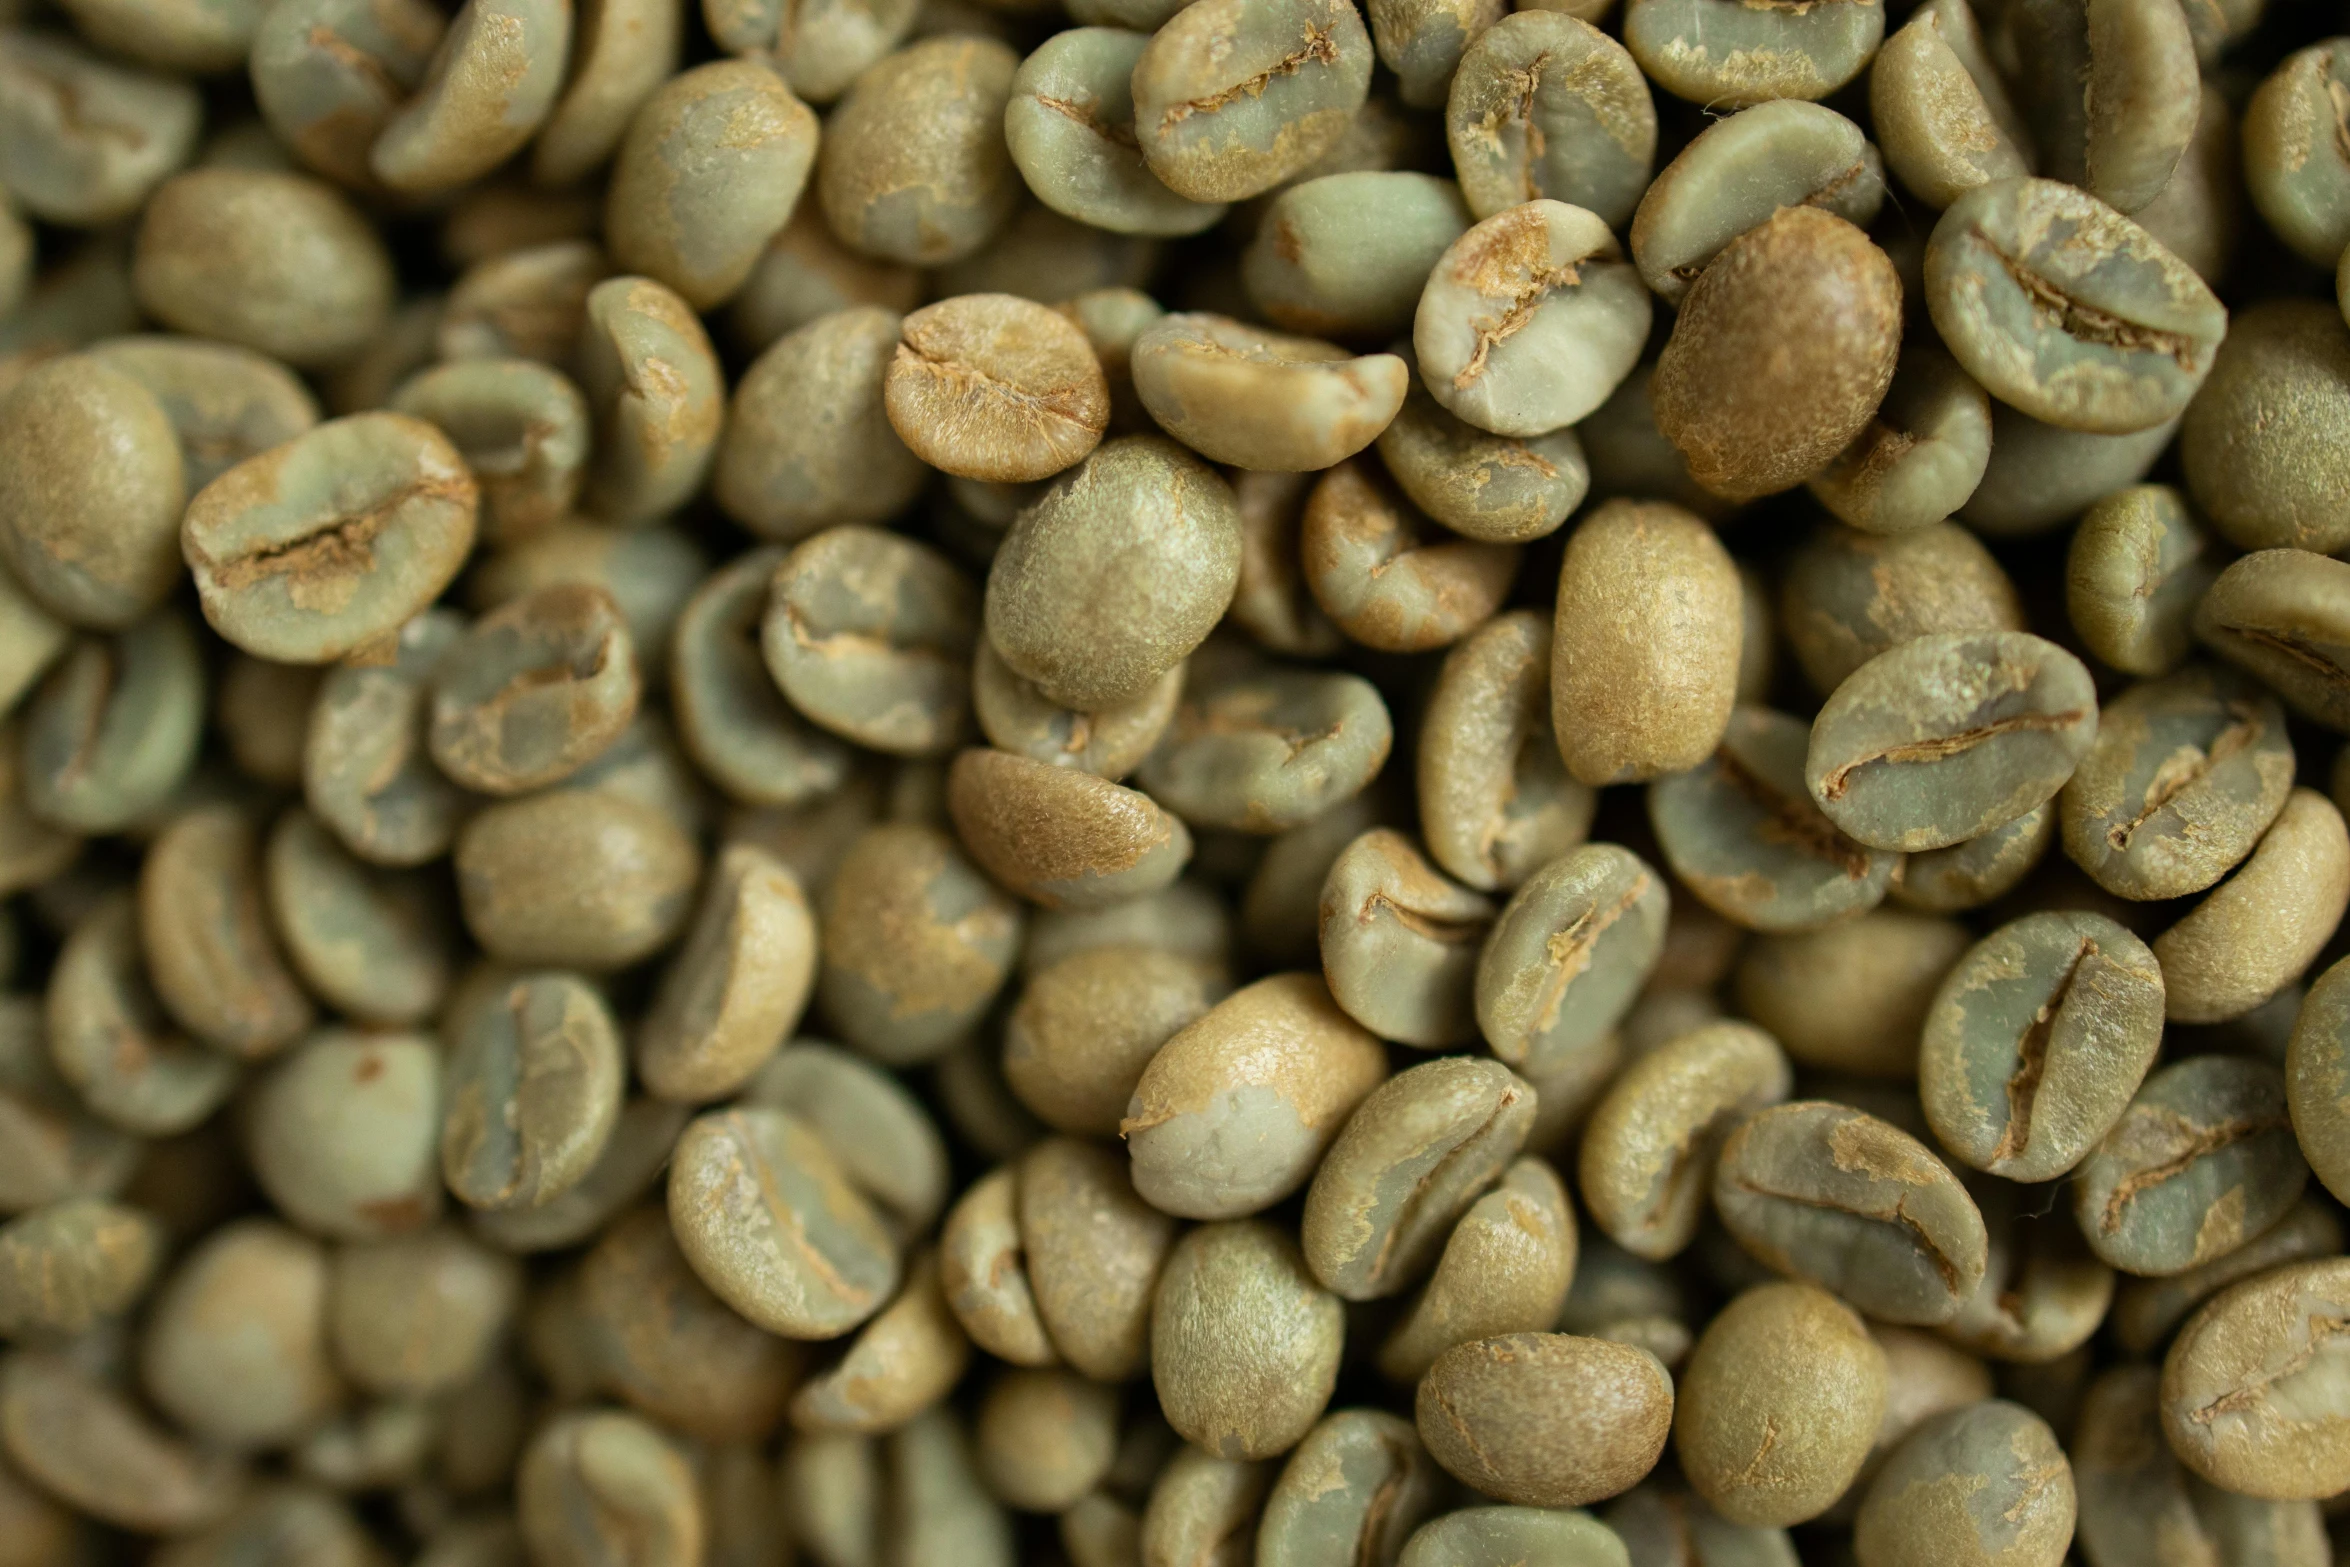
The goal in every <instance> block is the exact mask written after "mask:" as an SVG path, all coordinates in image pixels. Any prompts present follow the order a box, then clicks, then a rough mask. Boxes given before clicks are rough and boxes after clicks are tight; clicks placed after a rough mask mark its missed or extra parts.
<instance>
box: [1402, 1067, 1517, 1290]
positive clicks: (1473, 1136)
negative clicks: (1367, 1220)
mask: <svg viewBox="0 0 2350 1567" xmlns="http://www.w3.org/2000/svg"><path fill="white" fill-rule="evenodd" d="M1517 1102H1518V1091H1517V1090H1516V1089H1514V1088H1507V1089H1504V1090H1502V1092H1501V1094H1500V1095H1499V1096H1498V1097H1497V1098H1495V1100H1494V1102H1493V1109H1492V1110H1491V1111H1490V1112H1489V1113H1488V1114H1487V1115H1486V1117H1485V1119H1484V1120H1482V1121H1480V1122H1478V1123H1477V1124H1476V1125H1475V1126H1473V1127H1471V1128H1470V1129H1469V1130H1468V1132H1467V1133H1466V1134H1465V1135H1464V1136H1463V1137H1462V1138H1461V1140H1460V1141H1459V1142H1457V1143H1454V1144H1453V1145H1452V1146H1451V1147H1450V1148H1448V1149H1446V1150H1445V1151H1444V1156H1443V1157H1442V1158H1440V1159H1438V1160H1437V1161H1436V1162H1435V1163H1434V1164H1431V1165H1430V1166H1428V1168H1427V1169H1425V1170H1423V1171H1421V1172H1420V1174H1419V1176H1418V1178H1417V1179H1415V1180H1414V1181H1413V1182H1412V1189H1411V1190H1410V1191H1408V1192H1406V1193H1405V1194H1404V1196H1403V1200H1402V1201H1401V1202H1399V1203H1398V1204H1397V1205H1396V1210H1395V1222H1393V1223H1392V1224H1390V1225H1388V1226H1387V1229H1386V1233H1384V1234H1382V1235H1381V1236H1380V1237H1379V1249H1378V1250H1377V1251H1375V1252H1373V1253H1372V1255H1371V1271H1372V1273H1373V1274H1374V1275H1376V1274H1377V1273H1378V1272H1380V1271H1381V1270H1382V1269H1384V1268H1385V1267H1386V1266H1387V1259H1388V1258H1389V1257H1391V1256H1393V1255H1394V1254H1395V1243H1396V1242H1397V1241H1398V1240H1400V1239H1401V1238H1402V1237H1403V1232H1404V1231H1405V1230H1406V1229H1407V1228H1409V1227H1410V1225H1411V1221H1412V1218H1413V1216H1414V1215H1415V1214H1417V1213H1418V1212H1419V1210H1420V1207H1421V1205H1422V1204H1423V1203H1425V1202H1426V1201H1427V1198H1428V1188H1429V1187H1431V1186H1433V1185H1435V1184H1436V1179H1437V1177H1438V1176H1441V1175H1442V1174H1444V1172H1445V1171H1447V1170H1450V1169H1452V1168H1453V1167H1454V1166H1456V1165H1458V1164H1459V1163H1460V1161H1461V1155H1462V1153H1463V1151H1464V1150H1466V1149H1470V1148H1474V1147H1476V1146H1477V1145H1478V1143H1479V1142H1481V1141H1482V1140H1483V1139H1484V1137H1485V1134H1486V1133H1488V1132H1490V1131H1492V1130H1493V1124H1494V1123H1495V1122H1496V1121H1499V1120H1500V1119H1501V1118H1502V1117H1503V1116H1504V1115H1506V1114H1508V1113H1509V1110H1510V1107H1511V1106H1513V1105H1515V1104H1516V1103H1517Z"/></svg>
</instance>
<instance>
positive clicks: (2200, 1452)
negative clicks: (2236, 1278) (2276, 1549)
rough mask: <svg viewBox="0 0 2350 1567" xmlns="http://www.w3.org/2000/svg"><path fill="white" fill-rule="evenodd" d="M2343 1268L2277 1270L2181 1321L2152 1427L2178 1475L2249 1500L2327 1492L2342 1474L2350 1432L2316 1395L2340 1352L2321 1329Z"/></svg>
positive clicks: (2333, 1306)
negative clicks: (2164, 1440)
mask: <svg viewBox="0 0 2350 1567" xmlns="http://www.w3.org/2000/svg"><path fill="white" fill-rule="evenodd" d="M2346 1276H2350V1263H2345V1262H2344V1261H2343V1259H2341V1258H2329V1259H2326V1260H2324V1261H2320V1262H2299V1263H2293V1264H2289V1265H2288V1266H2285V1267H2282V1268H2278V1269H2276V1270H2275V1271H2273V1272H2270V1273H2267V1274H2263V1275H2261V1276H2260V1277H2258V1278H2254V1279H2248V1280H2246V1281H2245V1282H2244V1283H2241V1284H2238V1285H2235V1286H2234V1287H2233V1288H2231V1289H2228V1290H2226V1291H2224V1292H2222V1293H2221V1294H2220V1295H2219V1296H2218V1297H2217V1298H2216V1299H2214V1300H2213V1301H2212V1302H2211V1303H2210V1304H2209V1305H2207V1306H2205V1307H2204V1308H2203V1309H2202V1310H2201V1311H2199V1312H2197V1313H2196V1314H2195V1316H2194V1317H2192V1318H2191V1319H2189V1321H2188V1323H2187V1325H2186V1326H2185V1327H2184V1328H2182V1329H2180V1331H2179V1336H2178V1338H2177V1339H2176V1340H2175V1341H2173V1343H2172V1345H2171V1349H2170V1353H2169V1355H2168V1356H2167V1357H2165V1359H2164V1361H2163V1368H2162V1429H2163V1434H2164V1435H2165V1436H2167V1437H2168V1438H2169V1439H2170V1445H2171V1448H2172V1450H2173V1451H2174V1452H2176V1453H2177V1454H2178V1455H2179V1457H2180V1459H2181V1460H2182V1461H2184V1462H2185V1463H2186V1465H2187V1467H2188V1468H2190V1469H2192V1470H2194V1471H2195V1472H2196V1473H2197V1474H2199V1475H2201V1476H2203V1478H2205V1479H2207V1480H2209V1481H2211V1482H2212V1483H2213V1484H2214V1485H2217V1486H2220V1487H2222V1488H2224V1489H2226V1490H2230V1491H2237V1492H2241V1493H2243V1494H2245V1495H2249V1496H2263V1497H2272V1498H2277V1499H2284V1500H2294V1499H2300V1498H2303V1497H2310V1496H2326V1495H2331V1494H2332V1493H2333V1491H2334V1490H2336V1489H2338V1488H2339V1486H2340V1484H2341V1479H2340V1476H2341V1475H2342V1474H2343V1472H2344V1471H2345V1469H2346V1468H2350V1445H2346V1444H2350V1425H2346V1424H2345V1422H2344V1421H2343V1420H2342V1418H2341V1417H2340V1416H2339V1415H2338V1414H2337V1413H2335V1411H2334V1408H2333V1405H2332V1402H2331V1400H2330V1399H2328V1398H2327V1397H2326V1389H2327V1387H2328V1385H2329V1384H2330V1383H2331V1381H2332V1380H2333V1377H2334V1376H2335V1374H2336V1366H2337V1359H2336V1357H2337V1356H2338V1354H2339V1351H2338V1350H2337V1349H2335V1347H2334V1337H2335V1335H2333V1333H2332V1332H2331V1331H2330V1328H2329V1327H2328V1324H2329V1323H2330V1322H2332V1321H2333V1320H2334V1319H2336V1318H2337V1317H2338V1316H2339V1315H2340V1312H2341V1306H2340V1304H2339V1302H2340V1299H2341V1296H2342V1293H2343V1289H2344V1285H2345V1281H2346Z"/></svg>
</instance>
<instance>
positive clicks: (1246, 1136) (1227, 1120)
mask: <svg viewBox="0 0 2350 1567" xmlns="http://www.w3.org/2000/svg"><path fill="white" fill-rule="evenodd" d="M1386 1075H1387V1062H1386V1056H1385V1052H1383V1051H1382V1050H1381V1049H1380V1047H1379V1043H1378V1041H1377V1040H1375V1039H1374V1038H1372V1036H1371V1035H1370V1034H1368V1033H1367V1032H1365V1031H1364V1030H1363V1029H1362V1027H1361V1026H1360V1025H1358V1024H1357V1023H1355V1021H1354V1020H1353V1019H1352V1018H1350V1017H1348V1016H1347V1015H1346V1014H1345V1013H1344V1012H1342V1011H1340V1010H1339V1008H1338V1005H1337V1003H1336V1002H1335V1001H1333V1000H1332V999H1331V996H1330V991H1329V989H1328V987H1327V986H1326V985H1325V984H1324V983H1323V981H1322V979H1321V977H1320V976H1319V975H1315V974H1276V975H1274V976H1273V977H1271V978H1269V979H1262V980H1259V981H1257V982H1256V983H1255V984H1253V985H1248V986H1244V987H1243V988H1242V989H1240V990H1238V991H1235V992H1234V993H1233V994H1232V995H1230V996H1228V997H1226V998H1225V999H1224V1000H1222V1001H1220V1002H1218V1003H1217V1004H1216V1005H1215V1006H1214V1007H1212V1008H1210V1009H1209V1010H1208V1012H1207V1013H1206V1014H1205V1015H1204V1016H1202V1017H1200V1018H1199V1019H1198V1020H1197V1021H1195V1022H1193V1023H1191V1024H1190V1025H1189V1026H1187V1027H1185V1028H1183V1029H1181V1030H1179V1031H1178V1032H1177V1033H1176V1034H1175V1035H1174V1036H1173V1037H1172V1038H1170V1039H1169V1040H1168V1041H1167V1043H1166V1044H1165V1045H1164V1046H1162V1047H1161V1048H1160V1050H1159V1052H1158V1054H1157V1055H1155V1056H1153V1057H1152V1058H1151V1061H1150V1064H1149V1065H1148V1066H1147V1067H1145V1068H1144V1069H1143V1073H1142V1077H1141V1079H1140V1080H1139V1081H1138V1082H1137V1083H1136V1085H1135V1089H1134V1097H1133V1100H1132V1101H1131V1103H1130V1104H1129V1105H1128V1106H1127V1110H1126V1118H1125V1120H1123V1121H1122V1122H1121V1123H1120V1124H1119V1133H1120V1135H1121V1136H1123V1137H1124V1138H1125V1139H1126V1143H1127V1147H1128V1150H1129V1151H1130V1153H1131V1155H1132V1158H1133V1161H1134V1185H1135V1189H1136V1190H1137V1191H1139V1192H1140V1193H1141V1194H1142V1195H1143V1197H1144V1198H1145V1199H1147V1200H1148V1201H1149V1202H1150V1203H1151V1204H1152V1205H1153V1206H1155V1207H1158V1208H1160V1209H1162V1210H1164V1211H1165V1212H1168V1213H1173V1214H1179V1215H1181V1216H1183V1217H1186V1218H1203V1219H1205V1218H1217V1219H1221V1218H1235V1217H1239V1216H1241V1215H1244V1214H1250V1213H1256V1212H1259V1211H1261V1210H1263V1209H1265V1208H1268V1207H1270V1206H1272V1205H1273V1204H1274V1203H1276V1202H1279V1201H1280V1200H1281V1199H1282V1198H1284V1197H1286V1196H1288V1195H1289V1194H1290V1193H1291V1192H1293V1191H1296V1190H1297V1189H1298V1188H1299V1187H1301V1186H1303V1185H1305V1184H1306V1181H1307V1180H1308V1178H1310V1177H1311V1176H1312V1175H1313V1173H1314V1169H1315V1166H1316V1165H1317V1164H1318V1163H1319V1162H1320V1161H1321V1158H1322V1155H1323V1152H1324V1150H1326V1149H1327V1148H1328V1147H1329V1146H1330V1144H1331V1142H1332V1140H1333V1139H1335V1138H1336V1137H1337V1136H1338V1134H1339V1130H1340V1127H1341V1125H1342V1123H1344V1121H1345V1120H1346V1118H1347V1117H1348V1116H1349V1115H1351V1114H1352V1113H1353V1112H1354V1109H1355V1107H1356V1106H1357V1105H1358V1104H1360V1103H1361V1102H1362V1100H1363V1099H1364V1097H1365V1096H1366V1095H1368V1094H1369V1093H1370V1092H1371V1090H1372V1089H1374V1088H1376V1087H1377V1086H1378V1085H1379V1083H1380V1081H1381V1080H1382V1079H1383V1078H1385V1077H1386Z"/></svg>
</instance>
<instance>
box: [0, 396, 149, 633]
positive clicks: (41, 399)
mask: <svg viewBox="0 0 2350 1567" xmlns="http://www.w3.org/2000/svg"><path fill="white" fill-rule="evenodd" d="M184 471H185V470H184V464H183V461H182V459H181V456H180V444H179V439H178V436H177V434H176V432H175V431H174V429H173V427H172V423H171V417H170V414H169V411H168V410H166V409H165V407H164V406H163V404H162V402H161V401H160V400H159V399H158V398H156V396H155V395H154V394H153V393H151V392H150V391H148V390H147V389H146V387H145V386H144V385H143V384H142V383H141V382H140V381H139V380H138V379H137V378H135V377H133V376H131V375H129V374H128V373H126V372H124V371H122V370H119V369H117V368H115V367H114V366H113V365H111V364H110V363H108V362H107V361H106V360H105V359H104V358H101V357H100V356H97V355H94V354H93V355H68V356H65V357H63V358H59V359H56V360H54V361H52V362H50V363H48V364H45V365H42V366H40V367H39V368H37V369H35V370H33V371H32V372H31V373H30V374H28V375H26V376H25V377H24V379H23V380H22V381H20V382H18V383H17V384H16V385H15V386H14V387H13V388H10V389H9V390H8V392H7V393H6V394H5V395H4V396H0V553H4V554H5V556H6V563H7V567H8V570H9V572H10V573H11V575H12V576H13V577H14V578H15V579H16V581H17V582H19V583H21V584H22V585H23V591H24V593H26V594H28V595H30V596H31V597H32V598H33V600H34V601H35V602H36V603H38V604H39V605H40V607H41V608H42V609H45V610H47V611H48V612H49V613H51V614H54V615H56V616H58V617H59V618H61V619H63V620H65V621H67V622H69V623H71V624H74V625H80V626H88V627H91V628H92V629H96V630H119V629H121V628H122V627H124V626H127V625H129V624H130V623H131V622H132V621H135V620H137V619H139V618H140V617H141V616H143V615H145V614H146V613H147V612H148V611H149V610H150V609H152V608H153V607H154V606H155V605H157V604H159V603H160V602H161V601H162V600H163V599H164V598H165V597H166V596H167V595H168V594H169V593H170V592H171V590H172V587H173V585H174V584H176V583H177V582H178V581H179V563H178V562H177V561H176V560H174V559H173V554H174V549H173V546H172V545H171V543H170V537H171V535H172V534H173V533H174V532H175V530H176V527H177V523H176V521H175V519H176V518H177V517H178V515H179V514H180V512H181V510H182V509H183V508H184V506H185V504H186V499H187V494H188V490H187V484H186V480H185V477H184Z"/></svg>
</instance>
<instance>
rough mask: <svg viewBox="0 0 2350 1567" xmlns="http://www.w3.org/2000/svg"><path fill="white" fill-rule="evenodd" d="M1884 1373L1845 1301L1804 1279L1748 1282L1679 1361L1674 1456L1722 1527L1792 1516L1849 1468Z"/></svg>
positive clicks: (1776, 1524) (1817, 1504) (1824, 1498)
mask: <svg viewBox="0 0 2350 1567" xmlns="http://www.w3.org/2000/svg"><path fill="white" fill-rule="evenodd" d="M1885 1380H1886V1372H1885V1352H1884V1351H1883V1350H1882V1349H1880V1348H1878V1347H1877V1343H1876V1341H1875V1340H1874V1339H1872V1338H1870V1337H1869V1332H1868V1328H1867V1326H1866V1325H1865V1324H1864V1323H1863V1322H1862V1321H1861V1320H1860V1316H1859V1314H1858V1313H1857V1312H1855V1311H1853V1310H1852V1308H1851V1307H1849V1306H1847V1305H1845V1304H1844V1303H1843V1302H1842V1301H1840V1300H1838V1299H1836V1298H1835V1297H1834V1296H1832V1295H1830V1294H1829V1293H1828V1292H1827V1291H1825V1290H1823V1289H1819V1288H1816V1287H1814V1286H1812V1285H1809V1284H1760V1285H1756V1286H1755V1287H1754V1288H1753V1289H1750V1290H1748V1291H1746V1292H1745V1293H1744V1294H1742V1295H1740V1296H1738V1297H1737V1298H1736V1299H1735V1300H1733V1301H1731V1302H1730V1303H1729V1305H1727V1306H1725V1307H1724V1308H1723V1309H1722V1313H1721V1315H1720V1316H1718V1317H1716V1318H1714V1320H1713V1323H1712V1325H1711V1326H1709V1327H1708V1328H1707V1329H1706V1330H1705V1336H1704V1337H1703V1338H1700V1339H1699V1340H1698V1341H1697V1348H1696V1350H1695V1351H1694V1352H1693V1353H1692V1354H1691V1355H1690V1358H1689V1364H1688V1365H1687V1366H1686V1367H1684V1368H1683V1370H1682V1373H1681V1381H1680V1389H1679V1397H1678V1399H1677V1401H1676V1403H1675V1405H1674V1409H1673V1451H1674V1453H1675V1454H1676V1455H1677V1456H1678V1457H1679V1458H1680V1460H1681V1469H1682V1472H1683V1473H1684V1474H1686V1475H1687V1476H1688V1477H1689V1483H1690V1484H1691V1485H1692V1486H1694V1487H1695V1488H1696V1490H1697V1493H1698V1494H1699V1495H1700V1496H1702V1497H1704V1498H1705V1500H1706V1502H1707V1503H1708V1505H1710V1506H1711V1507H1712V1508H1713V1510H1714V1511H1715V1512H1716V1513H1719V1514H1720V1515H1721V1516H1722V1517H1724V1518H1726V1519H1728V1520H1729V1521H1730V1522H1732V1523H1735V1524H1744V1525H1747V1526H1750V1527H1770V1528H1780V1527H1784V1526H1786V1525H1788V1524H1792V1523H1802V1522H1803V1521H1805V1520H1806V1519H1809V1518H1814V1517H1817V1516H1818V1515H1819V1514H1820V1513H1822V1512H1824V1511H1826V1510H1827V1507H1828V1504H1829V1503H1831V1502H1833V1501H1834V1500H1835V1499H1836V1498H1837V1497H1838V1496H1840V1495H1842V1494H1843V1492H1844V1489H1845V1487H1846V1486H1848V1485H1850V1484H1851V1483H1852V1477H1853V1476H1854V1475H1855V1474H1857V1473H1859V1471H1860V1466H1861V1461H1862V1460H1863V1459H1864V1458H1866V1457H1867V1456H1868V1452H1869V1444H1870V1443H1871V1442H1872V1441H1873V1440H1874V1439H1875V1437H1876V1435H1877V1425H1878V1421H1879V1420H1880V1419H1881V1418H1882V1416H1883V1414H1884V1409H1885ZM1782 1433H1784V1435H1782Z"/></svg>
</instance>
